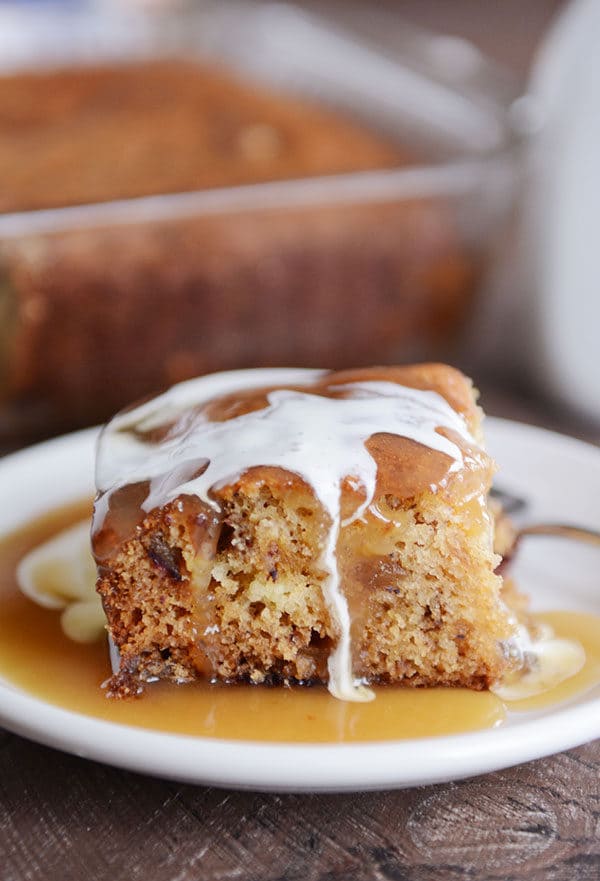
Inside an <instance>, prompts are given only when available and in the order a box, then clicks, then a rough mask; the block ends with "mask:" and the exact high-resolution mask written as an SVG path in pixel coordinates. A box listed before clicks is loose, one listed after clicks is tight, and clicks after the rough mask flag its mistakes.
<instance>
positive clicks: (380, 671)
mask: <svg viewBox="0 0 600 881" xmlns="http://www.w3.org/2000/svg"><path fill="white" fill-rule="evenodd" d="M373 378H377V379H386V380H387V381H391V382H398V383H400V384H404V385H413V386H414V387H416V388H424V389H431V390H437V391H439V392H440V394H442V395H444V397H446V398H447V399H452V401H453V405H454V406H455V407H456V408H457V409H460V410H462V412H463V413H464V415H465V417H466V419H467V421H468V422H469V423H470V424H471V425H472V426H473V429H474V430H477V429H478V425H479V418H480V416H479V410H478V408H477V406H476V404H475V400H474V395H473V392H472V387H471V385H470V383H469V382H468V380H466V379H465V378H464V377H462V375H461V374H459V373H458V372H457V371H454V370H452V369H450V368H447V367H445V366H443V365H434V364H429V365H418V366H416V367H409V368H392V369H390V370H386V369H385V368H374V369H372V370H367V371H352V372H349V373H346V372H344V373H338V374H332V375H331V374H330V375H327V377H326V379H325V380H324V381H323V382H322V383H317V385H316V386H315V389H319V390H320V393H324V391H323V389H324V387H325V386H328V387H329V388H330V391H332V393H334V394H337V393H338V392H336V391H335V388H336V386H339V385H343V384H345V383H348V382H356V381H360V380H365V379H373ZM262 398H264V391H261V390H257V391H255V392H252V393H240V395H238V396H235V395H234V396H232V395H229V396H227V397H226V398H222V399H220V400H218V401H216V402H212V403H211V404H210V406H209V408H208V409H209V410H210V411H211V416H212V418H213V419H214V418H216V419H219V417H220V418H224V417H226V416H228V417H229V418H232V417H234V416H235V415H238V414H239V412H240V410H241V411H247V409H248V407H250V408H251V409H255V408H256V406H259V405H260V402H261V399H262ZM368 448H369V451H370V452H371V455H372V456H373V458H374V459H375V461H376V463H377V465H378V481H377V487H376V492H375V497H374V501H373V505H372V506H371V507H370V508H369V510H368V511H367V512H366V514H365V516H364V517H363V518H362V519H360V520H357V521H354V522H353V523H352V524H351V525H349V526H347V527H343V528H342V529H341V531H340V535H339V539H338V543H337V561H338V570H339V572H340V577H341V583H342V587H343V591H344V594H345V597H346V601H347V603H348V606H349V610H350V613H351V620H352V622H353V623H352V644H353V667H354V672H355V674H356V675H357V676H359V677H362V678H364V679H365V680H367V681H370V682H386V683H401V684H404V685H411V686H424V685H462V686H466V687H470V688H483V687H488V686H489V685H490V684H491V683H493V682H494V681H496V680H497V679H498V678H500V676H501V675H502V673H503V671H504V670H505V669H506V668H507V666H508V665H509V663H510V661H509V659H508V657H507V652H506V650H505V646H506V644H507V643H508V641H509V640H510V639H511V637H512V636H513V635H514V622H513V620H512V618H511V616H510V615H509V613H508V610H507V607H506V606H505V605H504V603H503V602H502V600H501V590H502V579H501V578H500V577H499V576H497V575H496V574H495V571H494V570H495V568H496V566H497V565H498V563H499V557H497V556H496V555H495V554H494V551H493V547H492V527H491V521H490V519H489V516H488V514H487V512H486V509H485V505H484V504H483V503H482V500H483V499H484V497H485V494H486V492H487V490H488V489H489V485H490V482H491V477H492V474H493V464H492V463H491V461H490V460H489V459H488V457H487V456H486V455H485V454H483V453H482V452H480V451H477V450H476V449H475V448H473V449H468V453H469V455H468V456H467V457H466V461H467V464H466V465H465V467H464V468H463V469H461V470H459V471H458V472H455V473H449V471H448V459H447V457H446V456H445V455H444V454H443V453H436V452H434V451H432V450H430V449H428V448H427V447H424V446H422V445H420V444H416V443H415V442H414V441H408V440H407V439H405V438H401V437H397V436H392V435H387V434H386V435H375V436H373V437H372V438H371V440H370V441H369V442H368ZM432 475H433V478H432ZM442 477H445V479H444V480H442ZM214 497H215V499H216V500H217V501H218V502H219V506H220V511H221V514H220V515H218V516H216V515H215V514H214V512H212V513H211V511H212V509H208V508H207V506H206V505H205V504H203V503H201V502H200V501H199V500H198V499H196V498H194V497H189V496H180V497H179V498H178V499H176V500H175V501H174V502H172V503H170V504H169V505H167V506H165V507H164V508H157V509H155V510H153V511H151V512H150V513H149V514H147V515H146V516H144V515H141V517H140V522H138V523H137V525H135V526H133V527H132V525H131V522H130V523H129V526H128V527H127V529H126V530H125V532H124V533H122V534H121V533H119V532H118V529H117V530H116V531H115V526H114V523H115V522H116V521H115V519H114V517H112V518H111V516H109V517H108V518H107V520H106V521H105V523H104V525H103V527H102V529H101V530H100V531H99V532H98V534H97V535H96V537H95V549H96V553H97V556H98V558H99V563H100V578H99V581H98V590H99V591H100V594H101V595H102V598H103V602H104V607H105V610H106V613H107V617H108V621H109V628H110V630H111V633H112V636H113V638H114V640H115V643H116V645H117V646H118V648H119V649H120V652H121V670H120V672H119V674H118V675H117V676H116V677H114V678H113V680H112V685H111V687H112V689H113V691H114V692H115V693H118V694H128V693H131V692H135V690H136V689H137V688H139V687H140V685H141V683H142V682H143V681H144V680H146V679H148V678H152V677H155V676H159V677H161V678H168V679H173V680H176V681H182V680H183V681H185V680H189V679H193V678H195V677H197V676H209V677H211V678H214V679H221V680H225V681H233V680H238V679H241V680H248V681H251V682H274V681H277V682H280V681H301V682H306V681H323V680H326V678H327V673H326V663H327V657H328V655H329V653H330V652H331V649H332V646H333V645H334V644H335V643H336V641H337V639H338V636H339V633H338V632H337V629H336V625H335V623H334V622H332V620H331V618H330V615H329V612H328V610H327V606H326V603H325V601H324V583H325V580H326V578H327V572H326V571H324V569H323V564H322V562H321V558H322V554H321V551H322V548H323V546H324V542H325V539H326V535H327V531H328V529H329V526H330V522H329V518H328V515H327V514H326V513H325V511H324V509H323V508H322V507H321V505H320V503H319V502H318V501H317V498H316V496H315V494H314V492H313V491H312V489H311V487H309V486H308V485H307V484H306V483H305V482H304V480H303V479H302V478H301V477H300V476H299V475H297V474H293V473H291V472H289V471H285V470H283V469H281V468H274V467H271V466H269V465H267V464H266V465H264V466H259V467H254V468H250V469H248V470H247V471H245V472H244V473H243V474H241V475H240V476H239V477H238V478H236V479H234V480H232V481H230V482H229V483H228V484H227V485H225V486H223V487H221V488H220V489H219V490H215V491H214ZM360 501H361V498H360V490H358V489H356V488H354V487H353V486H352V485H351V482H350V481H345V482H344V484H343V493H342V514H343V515H344V516H347V514H348V513H349V512H351V511H352V510H354V509H355V508H356V506H357V504H359V503H360ZM118 507H119V499H118V498H117V499H116V500H115V510H117V509H118ZM111 530H113V531H112V532H111ZM515 596H516V595H515Z"/></svg>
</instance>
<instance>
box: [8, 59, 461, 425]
mask: <svg viewBox="0 0 600 881" xmlns="http://www.w3.org/2000/svg"><path fill="white" fill-rule="evenodd" d="M0 131H1V132H2V138H0V176H1V177H2V180H3V186H2V192H1V193H0V212H8V213H12V212H17V213H18V212H31V214H30V215H29V216H27V217H24V215H22V214H21V216H20V220H19V222H18V228H19V230H20V232H19V233H18V234H14V235H8V234H7V235H6V236H4V235H3V238H2V242H1V245H0V316H1V317H2V322H0V402H1V403H2V415H3V422H2V424H1V425H0V434H1V433H2V432H4V433H6V432H7V429H8V428H10V425H14V430H15V433H16V434H17V435H18V437H19V441H20V442H22V441H23V439H24V438H25V437H29V438H34V437H35V436H36V434H38V435H39V433H40V432H41V431H45V432H51V431H55V432H57V431H60V430H67V429H69V428H72V427H77V426H81V425H86V424H94V423H96V422H98V421H103V420H105V419H107V418H108V417H109V416H110V415H112V413H114V412H115V411H116V410H117V409H119V408H120V407H122V406H124V405H126V404H127V403H128V402H129V401H130V400H135V399H136V398H137V397H140V396H143V395H146V394H148V393H156V391H157V390H159V389H161V388H164V387H165V386H168V385H171V384H173V383H176V382H179V381H181V380H183V379H187V378H189V377H192V376H195V375H198V374H201V373H206V372H211V371H215V370H225V369H231V368H239V367H255V366H276V365H278V364H281V363H289V364H293V365H295V366H310V365H311V364H315V363H321V362H325V361H326V362H327V363H328V364H329V365H330V366H332V367H336V368H340V367H346V366H349V364H348V352H352V362H351V363H353V364H369V363H372V362H373V361H374V360H377V361H378V362H383V363H385V362H386V361H387V362H390V361H391V362H394V361H395V360H397V359H398V358H401V359H402V360H407V359H413V360H414V359H415V358H423V357H426V356H427V357H429V356H431V353H432V351H439V350H440V348H441V347H442V346H444V345H445V344H446V342H447V339H448V338H449V337H452V336H453V333H454V331H455V328H456V327H457V326H458V325H459V323H460V322H461V321H462V320H463V318H464V315H465V312H466V310H467V307H468V305H469V303H470V297H471V292H472V290H473V282H474V280H475V277H476V266H475V262H474V256H473V253H472V252H471V251H470V250H468V249H467V247H466V245H465V242H464V237H463V235H462V232H461V230H460V229H459V227H458V222H457V219H456V213H455V207H454V204H453V203H452V202H451V201H449V200H447V199H445V198H444V197H442V196H440V197H436V196H432V195H427V196H425V197H421V196H420V195H419V193H416V194H415V193H414V191H413V190H411V192H413V195H412V196H407V195H406V193H405V192H404V191H401V190H402V181H401V180H399V181H398V182H397V183H396V178H395V177H393V176H392V178H391V179H390V180H389V181H387V182H386V179H384V180H381V179H380V177H378V175H381V173H382V172H383V173H385V174H387V172H385V171H384V170H385V169H403V168H406V167H407V166H409V165H411V164H417V165H423V162H424V161H426V160H424V157H423V156H422V155H419V154H418V153H417V154H414V153H413V152H411V151H410V150H408V149H407V147H406V146H405V145H404V144H402V143H398V142H397V140H396V139H394V138H391V137H389V136H388V135H386V134H385V133H382V132H380V131H375V130H373V129H372V127H371V125H369V124H365V122H364V121H363V120H362V119H359V118H358V117H357V118H349V117H347V116H346V115H344V114H343V113H341V112H339V111H338V110H335V109H333V108H331V107H326V106H321V105H320V104H318V103H315V102H311V101H307V100H303V99H301V98H299V97H298V96H297V95H294V96H291V95H280V94H277V93H276V92H275V91H271V90H270V89H269V88H265V87H264V86H262V85H260V86H259V85H257V84H255V83H249V82H242V81H241V79H240V77H239V76H238V77H236V76H235V75H232V74H231V73H230V72H228V71H226V70H223V69H219V68H217V67H215V66H210V65H206V64H200V63H197V62H196V61H186V60H183V59H182V60H163V61H154V62H152V61H144V62H139V63H135V64H134V63H132V64H125V65H124V64H113V65H105V66H103V67H93V66H90V67H81V68H67V69H57V70H39V71H36V72H29V73H25V72H22V73H15V74H13V75H10V76H2V77H0ZM355 173H356V174H358V175H359V176H360V175H361V174H363V175H364V174H365V173H366V174H367V175H374V178H373V181H372V183H371V182H370V178H369V179H365V178H364V177H362V178H360V179H359V180H357V181H355V182H353V181H352V180H349V181H347V182H346V183H343V182H342V183H343V186H342V187H340V186H339V185H334V181H333V180H332V177H336V176H340V175H348V174H350V175H353V174H355ZM307 178H311V179H315V178H321V181H320V184H322V186H320V187H317V188H315V186H314V184H313V186H312V189H311V190H310V191H306V190H305V189H304V187H302V186H299V181H300V180H303V179H307ZM294 182H295V183H294ZM190 192H194V193H199V197H198V198H196V197H194V198H193V199H191V200H190V199H189V198H187V197H186V198H183V200H182V199H181V198H178V197H177V196H175V197H174V199H170V197H169V194H177V193H184V194H185V193H190ZM396 192H397V195H396ZM156 194H162V195H163V196H166V197H167V201H166V202H165V201H164V200H162V201H161V200H155V201H152V202H151V203H148V201H144V199H143V198H142V199H138V197H147V196H154V195H156ZM115 200H116V201H115ZM120 200H131V201H130V202H129V203H127V204H126V205H123V204H122V202H121V201H120ZM98 203H104V204H101V205H100V206H98ZM86 205H87V206H88V207H81V208H79V207H78V206H86ZM40 209H41V210H42V212H43V211H45V210H50V211H54V209H61V211H59V212H58V213H56V214H54V213H53V214H51V215H44V214H43V213H42V214H41V215H40V214H39V213H38V212H39V211H40ZM69 212H71V213H69ZM73 212H75V213H73ZM9 226H10V224H5V225H4V227H3V230H4V232H5V233H7V230H8V228H9ZM350 300H351V301H352V304H353V307H352V309H348V308H347V304H348V302H349V301H350ZM132 327H135V328H136V333H135V335H133V334H132V333H131V328H132ZM150 353H151V354H150Z"/></svg>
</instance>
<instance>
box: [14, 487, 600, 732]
mask: <svg viewBox="0 0 600 881" xmlns="http://www.w3.org/2000/svg"><path fill="white" fill-rule="evenodd" d="M90 513H91V503H90V502H89V501H84V502H80V503H77V504H73V505H70V506H67V507H63V508H60V509H58V510H55V511H53V512H51V513H49V514H47V515H45V516H43V517H39V518H38V519H35V520H32V521H31V522H30V523H28V524H27V525H26V526H25V527H23V528H21V529H20V530H18V531H16V532H14V533H12V534H10V535H8V536H5V537H3V538H0V677H1V678H3V679H4V680H5V681H9V682H11V683H14V684H15V685H16V686H18V687H19V688H21V689H23V690H24V691H26V692H28V693H29V694H31V695H34V696H35V697H38V698H41V699H42V700H44V701H47V702H48V703H50V704H55V705H57V706H60V707H62V708H64V709H67V710H71V711H73V712H78V713H83V714H86V715H89V716H94V717H96V718H100V719H106V720H109V721H111V722H117V723H121V724H125V725H133V726H137V727H141V728H150V729H153V730H156V731H165V732H173V733H177V734H187V735H194V736H204V737H217V738H229V739H234V740H257V741H268V742H287V743H294V742H295V743H332V742H334V743H351V742H364V741H377V740H398V739H406V738H413V737H427V736H436V735H444V734H458V733H464V732H468V731H477V730H481V729H486V728H494V727H495V726H497V725H500V724H501V723H502V722H503V721H504V719H505V718H506V715H507V712H513V711H517V712H519V711H526V710H538V709H540V708H542V707H545V706H550V705H553V704H558V703H562V702H565V701H568V700H569V699H572V698H574V697H575V696H576V695H578V694H581V693H583V692H584V691H586V690H588V689H589V688H591V687H592V686H593V685H595V684H597V683H599V682H600V618H597V617H594V616H591V615H588V614H580V613H576V612H552V613H547V614H544V615H543V616H541V617H542V618H543V620H544V621H546V622H547V623H549V624H550V625H551V626H552V627H553V628H554V630H555V632H556V635H557V636H563V637H567V638H571V639H577V640H579V641H580V642H581V643H582V644H583V646H584V648H585V651H586V658H587V660H586V664H585V666H584V668H583V669H582V670H581V671H580V672H579V673H578V674H577V675H576V676H573V677H572V678H571V679H569V680H568V681H566V682H563V683H561V684H560V685H558V686H556V687H555V688H553V689H551V690H550V691H548V692H546V693H545V694H543V695H540V696H537V697H534V698H528V699H526V700H521V701H516V702H512V703H510V704H505V703H503V702H502V701H501V700H500V699H499V698H498V697H496V695H494V694H492V693H491V692H487V691H484V692H474V691H469V690H467V689H460V688H459V689H449V688H447V689H446V688H431V689H410V688H394V687H380V688H376V689H375V691H376V693H377V699H376V700H374V701H371V702H370V703H365V704H356V703H347V702H344V701H340V700H336V699H335V698H333V697H331V695H330V694H329V693H328V691H327V690H326V689H325V688H324V687H312V688H301V687H296V688H269V687H261V686H250V685H239V686H223V685H210V684H208V683H196V684H193V685H173V684H170V683H162V682H159V683H154V684H151V685H149V686H148V687H147V689H146V692H145V694H144V696H143V697H141V698H138V699H133V700H128V701H119V700H111V699H109V698H107V697H106V693H105V691H104V690H103V689H102V687H101V685H102V683H103V682H104V680H106V678H107V677H108V676H109V675H110V664H109V658H108V648H107V645H106V642H105V641H104V640H102V641H100V642H98V643H95V644H92V645H82V644H78V643H75V642H72V641H71V640H69V639H68V638H67V637H66V636H65V635H64V633H63V632H62V629H61V626H60V620H59V614H58V612H56V611H54V610H50V609H44V608H42V607H40V606H37V605H36V604H35V603H33V602H32V601H31V600H29V599H28V598H27V597H25V596H23V595H22V594H21V593H20V591H19V589H18V586H17V583H16V577H15V569H16V566H17V563H18V561H19V560H20V559H21V557H22V556H23V555H24V554H26V553H27V552H28V551H29V550H31V549H32V548H34V547H35V546H36V545H38V544H40V543H41V542H44V541H46V540H47V539H49V538H51V537H52V536H53V535H54V534H55V533H57V532H59V531H60V530H61V529H64V528H66V527H67V526H70V525H71V524H74V523H76V522H78V521H79V520H81V519H82V518H83V517H85V516H87V515H88V514H90Z"/></svg>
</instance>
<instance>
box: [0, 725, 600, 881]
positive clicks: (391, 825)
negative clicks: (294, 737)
mask: <svg viewBox="0 0 600 881" xmlns="http://www.w3.org/2000/svg"><path fill="white" fill-rule="evenodd" d="M599 768H600V742H597V743H595V744H589V745H587V746H584V747H581V748H579V749H576V750H572V751H570V752H568V753H564V754H562V755H558V756H555V757H553V758H550V759H546V760H542V761H537V762H532V763H530V764H527V765H523V766H521V767H519V768H515V769H511V770H508V771H503V772H499V773H496V774H491V775H487V776H485V777H480V778H475V779H473V780H470V781H465V782H460V783H449V784H445V785H439V786H434V787H422V788H418V789H412V790H401V791H397V792H376V793H363V794H360V795H313V796H306V795H282V796H279V795H264V794H257V793H251V792H248V793H233V792H226V791H220V790H216V789H207V788H202V787H195V786H184V785H180V784H175V783H168V782H163V781H159V780H154V779H151V778H147V777H141V776H138V775H136V774H130V773H127V772H124V771H118V770H115V769H112V768H107V767H104V766H102V765H99V764H95V763H93V762H89V761H84V760H82V759H78V758H75V757H72V756H67V755H64V754H62V753H57V752H55V751H53V750H50V749H46V748H42V747H39V746H35V745H34V744H32V743H29V742H27V741H25V740H22V739H20V738H17V737H13V736H12V735H11V736H5V737H4V738H3V740H1V741H0V855H1V862H0V877H1V878H2V881H24V879H27V881H80V879H94V881H119V879H127V881H149V879H151V881H192V879H193V881H196V879H206V881H213V879H214V881H217V879H218V881H221V879H222V881H225V879H261V881H337V879H340V881H341V879H353V881H409V879H410V881H438V879H439V881H442V879H444V881H447V879H456V881H458V879H474V878H476V879H481V881H492V879H493V881H511V879H515V881H516V879H525V878H526V879H528V881H567V879H578V881H598V878H600V795H599V786H598V773H599Z"/></svg>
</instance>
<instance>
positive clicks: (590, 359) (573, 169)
mask: <svg viewBox="0 0 600 881" xmlns="http://www.w3.org/2000/svg"><path fill="white" fill-rule="evenodd" d="M599 47H600V3H599V2H598V0H575V2H573V3H571V4H570V5H569V6H568V7H567V9H566V10H565V12H564V13H563V14H562V15H561V16H560V17H559V19H558V20H557V22H556V24H555V26H554V28H553V29H552V31H551V32H550V34H549V36H548V38H547V39H546V41H545V43H544V45H543V47H542V50H541V52H540V53H539V56H538V59H537V61H536V64H535V67H534V70H533V74H532V79H531V89H530V94H531V97H532V98H533V101H534V106H535V111H536V116H538V115H539V120H538V124H539V129H538V132H537V136H536V139H535V140H534V142H533V143H534V146H533V148H532V157H531V158H532V166H531V189H530V191H529V194H528V195H529V198H528V204H527V206H526V212H527V214H526V228H525V235H526V242H525V244H526V247H527V251H528V263H529V269H530V272H531V275H530V278H529V280H528V284H529V286H530V288H531V290H532V292H533V299H532V303H531V307H532V314H531V315H530V316H529V319H530V324H529V327H530V329H531V331H532V336H531V345H530V350H529V354H528V358H529V361H530V366H531V368H532V372H533V373H534V375H535V377H536V379H537V380H538V383H539V384H540V385H541V386H543V387H544V388H545V389H546V390H547V391H549V392H551V393H552V394H553V395H554V396H555V397H557V398H558V399H559V400H561V401H563V402H564V403H566V404H568V405H570V406H571V407H574V408H576V409H578V410H580V411H582V412H584V413H586V414H587V415H588V416H591V417H592V418H594V419H597V420H600V338H599V329H600V233H599V225H600V215H599V211H600V51H599Z"/></svg>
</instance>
